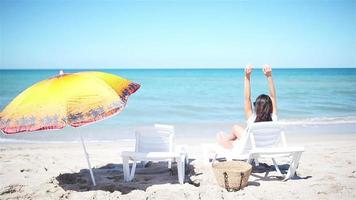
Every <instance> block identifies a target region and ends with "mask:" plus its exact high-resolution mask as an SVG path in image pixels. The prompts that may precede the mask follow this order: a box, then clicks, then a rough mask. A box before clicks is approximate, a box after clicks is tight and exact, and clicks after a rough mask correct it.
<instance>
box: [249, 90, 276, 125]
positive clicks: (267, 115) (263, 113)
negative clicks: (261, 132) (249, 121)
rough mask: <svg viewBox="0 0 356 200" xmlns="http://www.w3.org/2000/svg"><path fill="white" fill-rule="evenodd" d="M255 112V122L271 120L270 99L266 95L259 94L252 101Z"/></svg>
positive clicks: (271, 108)
mask: <svg viewBox="0 0 356 200" xmlns="http://www.w3.org/2000/svg"><path fill="white" fill-rule="evenodd" d="M253 105H254V107H255V112H256V119H255V122H265V121H272V111H273V106H272V100H271V98H270V97H269V96H268V95H265V94H261V95H260V96H258V97H257V99H256V101H255V102H254V103H253Z"/></svg>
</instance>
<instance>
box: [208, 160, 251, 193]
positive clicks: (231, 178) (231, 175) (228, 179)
mask: <svg viewBox="0 0 356 200" xmlns="http://www.w3.org/2000/svg"><path fill="white" fill-rule="evenodd" d="M212 167H213V171H214V174H215V178H216V181H217V182H218V184H219V185H220V186H221V187H224V188H225V189H226V190H227V191H229V192H231V191H238V190H240V189H242V188H244V187H246V186H247V184H248V178H249V176H250V174H251V171H252V166H251V165H250V164H248V163H246V162H242V161H226V162H214V163H213V165H212Z"/></svg>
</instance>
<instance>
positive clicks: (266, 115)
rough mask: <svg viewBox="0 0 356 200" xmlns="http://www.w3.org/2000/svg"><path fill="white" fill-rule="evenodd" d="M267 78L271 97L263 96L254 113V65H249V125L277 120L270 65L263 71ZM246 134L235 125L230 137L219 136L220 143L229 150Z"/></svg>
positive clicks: (246, 95)
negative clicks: (252, 74) (252, 101)
mask: <svg viewBox="0 0 356 200" xmlns="http://www.w3.org/2000/svg"><path fill="white" fill-rule="evenodd" d="M262 71H263V73H264V75H265V76H266V78H267V82H268V88H269V93H270V96H268V95H265V94H261V95H259V96H258V97H257V99H256V101H255V102H254V103H253V105H254V111H255V112H253V111H252V103H251V86H250V78H251V73H252V65H248V66H247V67H246V69H245V116H246V119H247V125H249V124H251V123H254V122H265V121H275V120H277V115H276V114H277V102H276V90H275V87H274V83H273V79H272V69H271V67H270V66H269V65H264V66H263V69H262ZM244 134H245V128H243V127H241V126H238V125H235V126H233V128H232V132H231V134H229V135H224V134H223V133H219V134H218V135H217V139H218V143H219V144H220V145H222V146H223V147H225V148H227V149H231V148H232V147H233V145H232V142H233V141H234V140H238V139H240V138H241V137H242V136H243V135H244Z"/></svg>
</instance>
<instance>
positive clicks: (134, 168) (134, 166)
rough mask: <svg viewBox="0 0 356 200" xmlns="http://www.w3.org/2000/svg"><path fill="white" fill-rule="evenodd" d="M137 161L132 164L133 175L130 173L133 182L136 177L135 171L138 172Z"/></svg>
mask: <svg viewBox="0 0 356 200" xmlns="http://www.w3.org/2000/svg"><path fill="white" fill-rule="evenodd" d="M136 164H137V163H136V161H135V160H134V162H133V163H132V168H131V173H130V179H129V181H132V179H133V178H134V176H135V171H136Z"/></svg>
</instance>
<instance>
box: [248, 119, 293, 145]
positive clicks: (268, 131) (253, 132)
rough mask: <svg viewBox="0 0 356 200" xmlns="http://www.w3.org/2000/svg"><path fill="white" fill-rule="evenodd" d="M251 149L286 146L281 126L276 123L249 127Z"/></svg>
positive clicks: (256, 124)
mask: <svg viewBox="0 0 356 200" xmlns="http://www.w3.org/2000/svg"><path fill="white" fill-rule="evenodd" d="M249 132H250V139H251V145H252V148H272V147H278V146H286V141H285V136H284V132H283V129H282V126H281V125H280V124H279V123H278V122H258V123H253V124H252V125H251V126H250V127H249Z"/></svg>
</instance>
